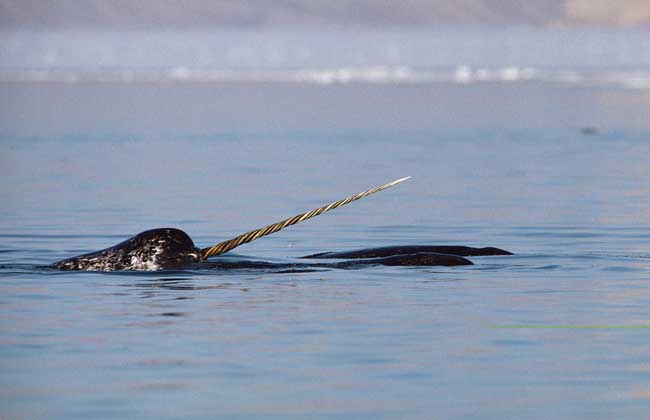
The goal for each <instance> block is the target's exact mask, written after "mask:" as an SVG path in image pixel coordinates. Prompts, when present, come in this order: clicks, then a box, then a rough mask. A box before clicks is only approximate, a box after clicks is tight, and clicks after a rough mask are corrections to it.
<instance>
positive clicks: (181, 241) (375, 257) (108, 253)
mask: <svg viewBox="0 0 650 420" xmlns="http://www.w3.org/2000/svg"><path fill="white" fill-rule="evenodd" d="M483 255H512V254H511V253H510V252H508V251H504V250H502V249H499V248H491V247H489V248H471V247H467V246H447V245H444V246H428V245H404V246H386V247H380V248H368V249H361V250H355V251H346V252H323V253H320V254H313V255H307V256H304V257H301V258H306V259H328V258H330V259H342V260H348V261H337V262H332V263H324V262H322V263H317V262H314V263H309V264H286V265H283V264H276V263H262V262H253V263H251V262H248V263H246V264H240V263H232V262H225V261H216V260H212V261H204V260H203V259H202V257H201V250H200V249H199V248H197V247H196V246H195V245H194V242H193V241H192V239H191V238H190V237H189V236H188V235H187V233H185V232H183V231H182V230H180V229H174V228H161V229H151V230H147V231H145V232H141V233H139V234H137V235H135V236H133V237H131V238H129V239H127V240H125V241H123V242H120V243H119V244H117V245H114V246H111V247H109V248H106V249H102V250H100V251H96V252H91V253H88V254H83V255H79V256H76V257H73V258H68V259H65V260H62V261H59V262H56V263H54V264H52V265H50V266H49V267H50V268H54V269H57V270H65V271H115V270H141V271H151V270H162V269H179V268H180V269H182V268H210V267H215V268H226V267H230V268H254V267H253V266H256V267H257V268H273V269H277V268H282V267H285V268H288V269H289V268H291V269H294V268H295V269H305V268H306V267H314V268H318V267H322V268H325V267H328V268H342V269H350V268H358V267H359V268H360V267H365V266H371V265H384V266H457V265H472V262H471V261H469V260H468V259H466V258H463V257H465V256H483ZM199 263H200V264H199ZM251 264H252V266H251ZM265 264H267V265H266V266H265ZM239 265H242V266H241V267H240V266H239ZM246 266H247V267H246Z"/></svg>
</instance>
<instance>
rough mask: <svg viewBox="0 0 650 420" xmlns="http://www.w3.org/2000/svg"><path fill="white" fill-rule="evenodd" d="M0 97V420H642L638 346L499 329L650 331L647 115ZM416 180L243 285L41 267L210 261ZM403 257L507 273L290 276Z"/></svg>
mask: <svg viewBox="0 0 650 420" xmlns="http://www.w3.org/2000/svg"><path fill="white" fill-rule="evenodd" d="M0 89H1V90H2V92H3V97H4V98H6V99H5V101H4V102H3V108H2V113H0V118H1V119H2V127H3V130H2V133H0V136H1V141H2V143H3V153H2V154H0V160H1V164H0V175H1V176H2V178H3V180H4V182H3V183H2V184H1V185H0V197H1V198H2V200H1V201H2V203H3V206H2V209H0V250H2V252H0V273H1V280H0V290H1V293H0V312H1V316H0V371H1V372H2V374H0V417H2V418H3V419H4V418H7V419H13V418H67V419H69V418H79V419H87V418H115V417H125V418H136V417H155V418H180V417H183V418H186V417H196V418H214V417H228V418H230V417H237V418H251V419H253V418H260V417H265V418H268V417H271V418H273V417H275V418H283V419H284V418H288V417H294V418H333V417H334V418H350V419H357V418H373V419H375V418H391V419H392V418H423V417H427V416H430V415H431V413H436V414H435V415H436V416H437V417H440V418H454V417H477V418H494V419H501V418H524V417H525V418H540V419H542V418H585V419H591V418H594V417H601V418H641V417H643V416H644V415H645V414H646V412H647V406H648V388H647V385H646V384H647V383H648V380H650V370H649V369H648V366H650V363H649V361H648V355H647V351H646V349H647V348H648V335H647V330H644V329H641V328H639V329H620V328H619V329H614V328H612V329H587V328H582V329H570V328H555V329H553V328H547V329H543V328H510V329H508V328H495V327H496V326H504V325H506V326H507V325H514V326H518V325H519V326H521V325H530V326H544V325H546V326H571V325H574V326H589V325H603V326H607V325H610V326H617V325H618V326H624V325H639V326H644V325H648V320H649V319H650V313H649V311H648V308H649V307H650V305H649V304H650V293H649V292H648V289H647V281H648V273H649V272H650V245H649V241H648V239H650V230H649V229H648V227H647V222H648V215H649V214H650V200H649V198H648V195H647V194H646V195H644V194H643V191H645V190H646V189H647V180H648V179H649V175H650V173H649V168H650V167H649V166H648V165H647V156H649V155H650V150H649V147H650V146H649V145H650V143H648V142H647V141H645V140H646V139H648V138H650V136H649V134H648V133H649V126H648V125H647V124H648V122H647V120H646V119H645V114H644V112H643V108H641V107H639V106H638V104H639V103H645V102H643V101H644V100H645V99H639V96H638V95H639V93H638V92H627V91H617V92H615V95H614V96H613V97H616V98H623V99H621V100H618V99H617V100H614V101H610V100H607V101H599V100H598V98H603V97H605V96H607V95H610V94H609V93H607V92H604V91H602V90H597V89H596V90H592V89H578V88H576V89H575V90H569V89H566V90H565V89H562V88H558V87H553V86H548V85H544V84H535V83H531V84H525V85H521V86H517V87H513V86H510V87H507V86H505V87H504V86H499V87H494V86H472V87H468V86H452V87H450V86H446V85H440V86H436V87H434V86H417V87H414V86H411V87H407V86H400V87H395V86H390V85H388V86H383V85H382V86H371V85H350V86H347V87H345V88H341V87H340V86H329V87H323V86H318V87H314V86H303V85H291V86H277V85H265V84H259V85H220V84H214V85H210V84H207V85H201V86H195V85H192V84H185V85H184V84H181V85H157V84H150V85H137V84H133V85H132V86H129V88H128V89H126V88H124V86H122V85H119V84H118V85H95V84H76V85H73V86H62V85H57V84H52V85H47V84H46V85H38V86H34V85H21V86H18V85H2V86H0ZM610 97H612V96H611V95H610ZM99 99H101V100H99ZM639 101H641V102H639ZM9 104H10V105H9ZM395 107H396V109H397V110H396V109H395ZM610 111H611V112H610ZM585 126H596V127H598V132H597V133H594V134H590V135H584V134H583V133H582V132H581V130H580V129H581V128H582V127H585ZM113 133H114V134H115V136H113ZM402 175H412V176H413V177H414V178H413V180H411V181H409V182H408V183H404V184H402V185H400V186H399V187H396V188H394V189H392V190H390V191H386V192H384V193H382V194H378V195H376V196H373V197H372V198H368V199H367V200H365V201H361V202H358V203H355V204H353V205H350V206H347V207H346V208H343V209H339V210H336V211H334V212H332V213H331V214H328V215H326V216H322V217H320V218H318V219H315V220H312V221H310V222H306V223H304V224H302V225H300V226H296V227H292V228H290V229H287V230H285V231H283V232H280V233H278V234H277V235H273V236H271V237H268V238H264V239H260V240H259V241H256V242H254V243H251V244H248V245H246V246H245V247H241V248H239V249H238V250H237V251H238V255H233V256H229V257H228V261H230V262H231V263H232V265H235V266H237V264H239V268H238V269H233V266H228V264H225V265H223V264H222V265H220V266H218V267H217V266H215V267H212V268H211V269H206V270H174V271H169V272H154V273H66V272H55V271H52V270H46V269H42V268H39V266H42V265H45V264H49V263H51V262H53V261H56V260H60V259H62V258H65V257H69V256H71V255H76V254H79V253H82V252H88V251H93V250H97V249H101V248H104V247H107V246H110V245H113V244H115V243H117V242H119V241H120V240H122V239H125V238H127V237H129V236H132V235H133V234H135V233H137V232H140V231H143V230H145V229H148V228H154V227H162V226H170V225H171V226H176V227H179V228H182V229H184V230H185V231H187V232H188V233H190V234H191V236H192V237H193V239H194V241H195V242H196V243H197V245H199V246H208V245H211V244H214V243H217V242H219V241H220V240H223V239H226V238H229V237H232V236H234V235H236V234H239V233H241V232H244V231H247V230H250V229H252V228H255V227H259V226H263V225H266V224H268V223H270V222H273V221H275V220H279V219H281V218H283V217H286V216H290V215H293V214H297V213H299V212H301V211H304V210H306V209H310V208H314V207H316V206H318V205H320V204H323V203H326V202H329V201H330V200H332V199H336V198H338V197H340V196H344V195H346V194H347V193H354V192H356V191H360V190H363V189H364V188H366V187H368V186H372V185H376V184H377V183H379V182H382V181H386V180H390V179H393V178H397V177H399V176H402ZM400 244H413V245H417V244H454V245H461V244H463V245H471V246H497V247H500V248H504V249H508V250H512V251H514V252H515V253H516V254H517V255H514V256H507V257H472V260H473V261H474V262H475V263H476V265H474V266H461V267H367V268H363V269H358V270H342V269H338V268H335V267H329V268H327V269H321V268H319V269H318V270H317V271H313V270H303V269H297V270H296V269H291V268H292V267H293V268H295V267H294V266H293V264H294V263H295V262H296V260H294V258H297V257H299V256H301V255H306V254H312V253H317V252H325V251H342V250H350V249H354V248H363V247H369V246H382V245H400ZM244 261H248V262H250V263H251V264H252V266H247V267H245V268H242V267H241V264H242V262H244ZM288 266H289V267H288Z"/></svg>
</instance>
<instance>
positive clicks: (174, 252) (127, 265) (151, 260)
mask: <svg viewBox="0 0 650 420" xmlns="http://www.w3.org/2000/svg"><path fill="white" fill-rule="evenodd" d="M198 262H201V251H200V250H199V249H198V248H196V247H195V246H194V242H193V241H192V239H191V238H190V237H189V235H188V234H187V233H185V232H183V231H182V230H180V229H174V228H161V229H151V230H147V231H145V232H141V233H138V234H137V235H135V236H133V237H131V238H129V239H127V240H126V241H124V242H120V243H119V244H117V245H114V246H112V247H110V248H106V249H102V250H101V251H96V252H91V253H88V254H83V255H79V256H76V257H72V258H68V259H65V260H62V261H59V262H56V263H54V264H52V267H53V268H56V269H59V270H70V271H73V270H88V271H114V270H160V269H169V268H179V267H183V266H187V265H189V264H193V263H198Z"/></svg>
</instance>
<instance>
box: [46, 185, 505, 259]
mask: <svg viewBox="0 0 650 420" xmlns="http://www.w3.org/2000/svg"><path fill="white" fill-rule="evenodd" d="M410 178H411V177H404V178H400V179H397V180H395V181H392V182H389V183H387V184H383V185H380V186H377V187H374V188H371V189H369V190H366V191H363V192H360V193H358V194H354V195H351V196H350V197H347V198H345V199H342V200H339V201H335V202H333V203H330V204H327V205H325V206H322V207H319V208H317V209H314V210H311V211H308V212H306V213H301V214H298V215H296V216H293V217H290V218H288V219H284V220H282V221H279V222H277V223H273V224H271V225H268V226H266V227H263V228H260V229H255V230H252V231H250V232H246V233H243V234H241V235H239V236H237V237H235V238H233V239H229V240H227V241H223V242H220V243H218V244H217V245H214V246H211V247H207V248H198V247H196V246H195V245H194V241H192V238H190V236H189V235H188V234H187V233H185V232H183V231H182V230H180V229H175V228H159V229H151V230H147V231H144V232H141V233H138V234H137V235H135V236H133V237H131V238H129V239H127V240H125V241H124V242H120V243H119V244H117V245H114V246H111V247H109V248H106V249H102V250H100V251H96V252H91V253H88V254H83V255H78V256H76V257H72V258H67V259H65V260H62V261H58V262H56V263H54V264H52V265H51V266H50V267H51V268H55V269H58V270H74V271H114V270H140V271H151V270H163V269H183V268H186V267H197V266H199V267H200V266H206V265H208V266H209V262H208V259H209V258H210V257H214V256H217V255H221V254H224V253H226V252H228V251H230V250H232V249H234V248H236V247H238V246H240V245H243V244H246V243H249V242H252V241H254V240H256V239H259V238H261V237H264V236H267V235H270V234H272V233H275V232H278V231H280V230H282V229H285V228H287V227H289V226H291V225H295V224H297V223H300V222H302V221H305V220H307V219H311V218H312V217H316V216H318V215H321V214H323V213H325V212H327V211H330V210H333V209H335V208H338V207H341V206H344V205H346V204H349V203H351V202H353V201H356V200H359V199H361V198H364V197H367V196H369V195H371V194H374V193H376V192H379V191H383V190H385V189H387V188H390V187H392V186H394V185H397V184H399V183H400V182H403V181H406V180H407V179H410ZM482 255H511V253H510V252H508V251H504V250H502V249H499V248H492V247H489V248H472V247H465V246H427V245H418V246H389V247H381V248H369V249H363V250H354V251H347V252H324V253H319V254H312V255H307V256H304V257H301V258H305V259H332V258H335V259H339V260H344V261H338V262H335V263H322V262H321V263H313V264H303V265H304V266H310V267H311V266H313V267H334V268H350V267H359V266H365V265H390V266H393V265H409V266H434V265H443V266H454V265H471V264H472V262H471V261H470V260H468V259H466V258H464V257H466V256H482ZM213 261H214V260H213ZM267 265H269V266H273V267H285V266H286V267H289V266H290V267H296V266H297V264H272V263H260V264H258V265H257V266H261V267H266V266H267Z"/></svg>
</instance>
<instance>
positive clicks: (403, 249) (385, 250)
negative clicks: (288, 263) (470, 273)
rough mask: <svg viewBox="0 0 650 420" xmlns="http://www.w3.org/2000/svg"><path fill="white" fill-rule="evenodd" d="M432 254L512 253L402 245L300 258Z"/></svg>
mask: <svg viewBox="0 0 650 420" xmlns="http://www.w3.org/2000/svg"><path fill="white" fill-rule="evenodd" d="M418 253H433V254H447V255H456V256H459V257H481V256H487V255H512V252H509V251H505V250H503V249H499V248H493V247H486V248H472V247H469V246H456V245H403V246H384V247H380V248H368V249H358V250H354V251H342V252H321V253H318V254H312V255H305V256H304V257H300V258H307V259H312V258H340V259H354V258H383V257H389V256H394V255H406V254H418Z"/></svg>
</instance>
